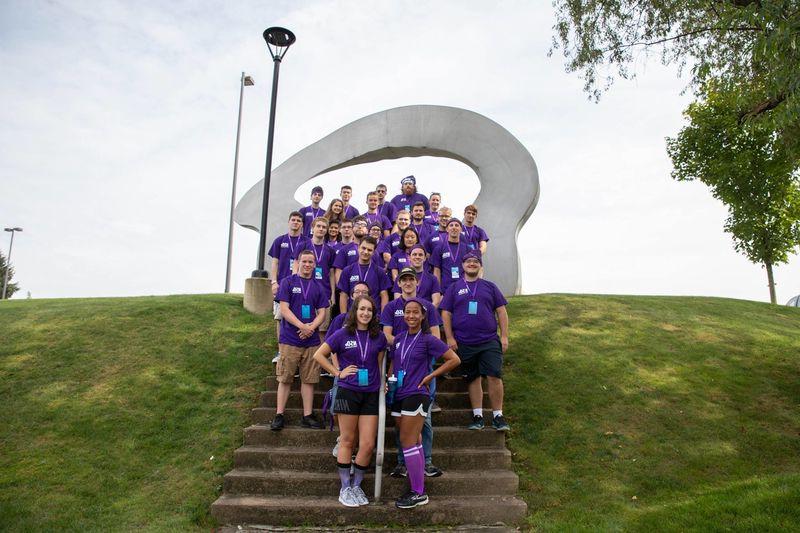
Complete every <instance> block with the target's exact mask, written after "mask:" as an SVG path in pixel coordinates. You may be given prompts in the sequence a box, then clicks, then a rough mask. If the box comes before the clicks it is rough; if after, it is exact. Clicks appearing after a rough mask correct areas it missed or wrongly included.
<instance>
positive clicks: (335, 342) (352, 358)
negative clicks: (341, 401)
mask: <svg viewBox="0 0 800 533" xmlns="http://www.w3.org/2000/svg"><path fill="white" fill-rule="evenodd" d="M325 342H327V343H328V346H330V347H331V351H332V352H333V353H335V354H336V357H337V358H338V359H339V368H340V369H344V368H346V367H348V366H350V365H356V366H357V367H358V368H366V369H367V380H368V384H367V385H365V386H360V385H359V384H358V374H353V375H351V376H347V377H346V378H339V380H338V382H339V386H340V387H342V388H345V389H349V390H354V391H359V392H377V391H379V390H380V388H381V377H380V369H379V368H378V353H380V352H382V351H383V350H385V349H386V336H385V335H384V334H383V332H379V333H378V334H377V335H376V336H374V337H370V336H369V332H367V331H358V330H356V332H355V333H350V332H348V331H347V329H345V328H341V329H339V330H337V331H336V332H335V333H334V334H333V335H331V336H330V337H329V338H327V339H325Z"/></svg>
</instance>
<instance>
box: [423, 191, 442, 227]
mask: <svg viewBox="0 0 800 533" xmlns="http://www.w3.org/2000/svg"><path fill="white" fill-rule="evenodd" d="M441 203H442V195H441V194H440V193H438V192H432V193H431V194H430V196H428V204H429V205H430V209H429V210H428V211H427V212H426V213H425V222H427V223H428V224H430V225H431V226H433V227H434V228H435V227H437V226H438V225H439V205H440V204H441Z"/></svg>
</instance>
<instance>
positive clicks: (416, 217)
mask: <svg viewBox="0 0 800 533" xmlns="http://www.w3.org/2000/svg"><path fill="white" fill-rule="evenodd" d="M411 227H412V228H414V230H415V231H416V232H417V235H419V242H424V241H425V240H426V239H427V238H428V235H430V234H431V225H430V224H428V223H427V222H425V206H424V205H423V204H422V202H415V203H414V205H413V206H411Z"/></svg>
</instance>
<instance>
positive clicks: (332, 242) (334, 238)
mask: <svg viewBox="0 0 800 533" xmlns="http://www.w3.org/2000/svg"><path fill="white" fill-rule="evenodd" d="M322 218H325V220H328V219H327V218H326V217H322ZM339 226H340V223H339V221H337V220H328V234H327V235H326V236H325V244H327V245H328V246H330V248H331V250H333V253H334V254H336V252H338V251H339V248H340V247H341V246H342V241H341V240H340V239H339Z"/></svg>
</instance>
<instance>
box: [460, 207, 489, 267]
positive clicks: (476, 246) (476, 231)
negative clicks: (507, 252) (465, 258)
mask: <svg viewBox="0 0 800 533" xmlns="http://www.w3.org/2000/svg"><path fill="white" fill-rule="evenodd" d="M477 218H478V208H477V207H475V206H474V205H472V204H470V205H468V206H467V207H465V208H464V227H463V228H462V229H461V231H462V235H463V237H464V239H463V240H464V242H465V243H466V244H467V246H469V249H470V250H478V251H479V252H480V253H481V255H483V254H485V253H486V248H487V247H488V243H489V236H488V235H487V234H486V232H485V231H483V228H481V227H480V226H476V225H475V220H476V219H477Z"/></svg>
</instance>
